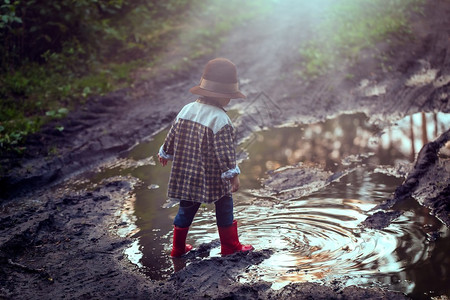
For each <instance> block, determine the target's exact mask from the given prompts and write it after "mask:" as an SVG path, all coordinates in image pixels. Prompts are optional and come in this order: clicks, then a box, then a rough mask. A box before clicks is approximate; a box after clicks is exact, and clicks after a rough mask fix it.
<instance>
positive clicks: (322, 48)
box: [300, 0, 424, 78]
mask: <svg viewBox="0 0 450 300" xmlns="http://www.w3.org/2000/svg"><path fill="white" fill-rule="evenodd" d="M423 2H424V0H379V1H368V0H341V1H338V2H336V3H335V4H334V5H333V6H332V7H331V8H330V9H329V11H328V14H327V15H326V16H325V18H324V21H323V22H322V23H320V25H318V27H317V28H316V30H315V32H317V33H318V34H317V36H316V37H315V38H314V39H313V40H311V41H310V42H309V43H308V44H306V45H305V46H303V47H301V48H300V54H301V55H302V58H303V67H304V72H303V73H304V75H306V76H307V77H310V78H311V77H312V78H314V77H316V76H320V75H323V74H325V73H326V72H328V71H330V70H334V69H336V68H337V67H338V66H342V65H352V64H354V63H355V62H356V61H358V59H359V55H360V54H361V52H362V50H363V49H365V48H374V47H375V45H376V43H377V42H379V41H383V40H384V41H386V42H389V37H390V35H391V34H401V35H403V36H408V35H409V34H410V29H409V27H408V13H409V12H410V11H411V10H412V11H418V10H420V4H421V3H423Z"/></svg>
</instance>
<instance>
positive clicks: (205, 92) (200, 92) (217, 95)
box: [189, 85, 247, 99]
mask: <svg viewBox="0 0 450 300" xmlns="http://www.w3.org/2000/svg"><path fill="white" fill-rule="evenodd" d="M189 92H191V93H192V94H195V95H200V96H205V97H213V98H229V99H237V98H244V99H245V98H247V96H245V95H244V94H242V93H241V92H240V91H237V92H234V93H230V94H227V93H217V92H212V91H208V90H205V89H203V88H201V87H200V86H198V85H196V86H194V87H193V88H191V89H190V90H189Z"/></svg>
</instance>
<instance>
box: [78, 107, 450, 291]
mask: <svg viewBox="0 0 450 300" xmlns="http://www.w3.org/2000/svg"><path fill="white" fill-rule="evenodd" d="M448 124H450V115H448V114H442V113H435V114H433V113H427V114H422V113H418V114H415V115H412V116H408V117H406V118H404V119H402V120H400V121H398V122H397V123H396V124H395V125H393V126H390V127H389V128H384V129H382V130H380V128H377V127H376V126H374V125H372V124H370V123H369V122H368V118H367V117H366V116H365V115H364V114H350V115H342V116H339V117H337V118H335V119H331V120H328V121H325V122H322V123H317V124H311V125H300V126H296V127H282V128H275V129H270V130H266V131H261V132H258V133H254V134H253V137H252V138H250V139H249V140H248V141H250V142H248V141H247V142H246V143H244V144H243V145H244V146H241V148H240V154H241V155H240V156H241V157H243V159H242V161H241V163H240V167H241V170H242V174H241V190H240V191H239V192H238V193H236V194H235V195H234V199H235V218H236V219H237V220H238V221H239V223H240V227H239V230H240V236H241V241H242V242H245V243H250V244H253V245H254V246H255V247H256V249H272V250H273V252H274V254H273V255H272V256H271V257H270V258H269V259H267V260H265V261H264V262H262V263H261V264H260V265H258V266H253V267H251V268H250V269H248V270H247V272H246V273H245V274H242V275H241V276H240V277H239V281H241V282H249V281H254V280H265V281H268V282H273V288H275V289H277V288H281V287H283V286H284V285H286V284H288V283H290V282H304V281H312V280H318V281H326V282H330V281H332V280H335V279H336V280H338V281H339V282H342V284H345V285H350V284H358V285H361V286H386V287H387V286H389V288H390V289H395V290H398V291H401V292H404V293H407V294H409V295H412V296H414V297H421V296H423V295H426V294H427V295H430V296H433V295H442V294H449V293H450V289H449V287H448V285H447V283H448V281H449V280H450V275H449V272H450V258H449V256H448V255H447V253H448V251H449V250H450V236H449V231H448V230H447V229H446V228H445V227H444V226H443V225H441V223H440V222H439V221H438V220H437V219H435V218H434V217H432V216H431V215H430V214H429V212H428V210H427V209H425V208H423V207H421V206H419V205H418V204H417V203H416V202H415V201H408V204H406V207H405V210H406V213H405V214H403V215H402V216H401V217H399V218H398V219H396V220H395V221H394V222H393V223H392V224H391V225H390V226H389V227H387V228H386V229H383V230H369V229H364V228H362V227H361V226H360V223H361V222H362V221H363V220H364V219H365V218H366V217H367V213H368V211H369V210H370V209H371V208H373V207H374V206H376V205H377V204H379V203H381V202H382V201H384V200H385V199H387V198H389V197H390V196H391V195H392V193H393V192H394V190H395V188H396V187H397V186H399V185H400V184H401V183H402V181H403V180H404V177H405V175H406V174H407V172H408V170H409V168H410V167H411V163H410V162H411V161H412V160H413V158H414V156H415V155H416V154H417V152H418V151H419V150H420V148H421V147H422V145H423V144H424V143H426V142H428V141H430V140H433V139H435V138H436V137H437V135H439V134H440V133H442V132H443V131H444V130H446V129H448V128H447V126H448ZM166 133H167V131H162V132H160V133H159V134H157V135H156V136H154V137H153V139H152V140H151V141H150V142H148V143H143V144H140V145H138V146H136V147H135V148H134V149H133V150H132V151H131V152H130V153H128V156H127V157H123V158H121V159H119V160H117V161H114V162H112V163H110V164H109V165H107V166H104V167H103V168H101V169H100V170H99V171H98V172H97V173H95V174H92V175H91V176H90V178H89V179H88V180H87V181H88V182H89V183H90V184H95V183H98V182H100V181H101V180H103V179H105V178H109V177H112V176H117V175H130V176H133V177H137V178H139V179H140V181H141V184H140V185H138V186H137V187H136V189H135V197H134V198H133V202H132V203H131V204H130V205H129V207H128V210H127V212H122V214H124V216H125V218H128V221H130V220H131V222H132V224H133V226H131V227H130V228H126V229H124V230H125V231H124V232H122V234H124V235H131V236H134V237H136V238H137V239H136V241H135V242H134V243H133V244H132V245H131V247H130V248H129V249H127V251H126V254H127V256H128V258H129V259H130V261H131V262H133V263H134V264H136V265H137V266H138V267H140V268H141V269H142V270H143V271H144V272H145V273H146V274H147V275H148V276H149V277H150V278H152V279H164V278H168V277H169V276H170V274H172V273H173V265H172V261H171V259H170V257H169V252H170V248H171V237H172V236H171V233H172V221H173V218H174V217H175V214H176V212H177V207H171V208H164V206H165V203H166V191H167V181H168V178H169V174H170V168H169V167H165V168H163V167H161V166H160V165H159V164H156V153H157V150H158V148H159V146H160V145H161V144H162V143H163V141H164V138H165V135H166ZM287 166H294V167H295V168H297V169H300V170H302V172H303V171H304V170H308V171H306V173H305V172H303V173H302V174H304V175H305V174H306V175H305V176H303V175H302V176H303V177H302V178H301V179H299V177H289V175H287V177H286V178H285V179H284V182H285V183H282V184H281V187H280V186H277V181H276V180H275V181H274V180H272V177H275V176H278V175H277V174H283V168H286V167H287ZM280 170H281V171H280ZM323 174H325V175H326V178H327V180H323V181H322V184H319V185H315V186H314V188H307V186H310V184H311V183H312V182H315V181H320V178H322V177H321V176H322V175H323ZM271 180H272V181H271ZM274 182H275V183H274ZM286 184H287V185H286ZM274 185H275V186H274ZM305 190H306V192H305ZM300 191H301V192H300ZM411 200H412V199H411ZM436 231H441V237H440V238H439V239H437V240H436V241H434V240H433V239H431V238H430V236H431V233H432V232H436ZM217 239H218V233H217V229H216V227H215V214H214V206H213V205H211V206H201V208H200V210H199V212H198V214H197V215H196V218H195V220H194V223H193V225H192V227H191V229H190V231H189V235H188V242H189V243H191V244H193V245H194V247H196V246H199V245H200V244H202V243H210V242H211V241H212V240H217ZM219 251H220V250H219V248H218V247H216V248H213V249H212V250H211V251H210V253H209V256H219V255H220V254H219Z"/></svg>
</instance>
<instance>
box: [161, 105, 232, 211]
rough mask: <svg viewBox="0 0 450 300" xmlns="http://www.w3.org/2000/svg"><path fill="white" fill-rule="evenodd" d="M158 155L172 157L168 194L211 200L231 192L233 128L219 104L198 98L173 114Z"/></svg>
mask: <svg viewBox="0 0 450 300" xmlns="http://www.w3.org/2000/svg"><path fill="white" fill-rule="evenodd" d="M159 155H160V156H161V157H163V158H166V159H169V160H172V161H173V163H172V170H171V173H170V179H169V187H168V197H169V198H170V199H171V200H186V201H194V202H201V203H212V202H215V201H217V200H219V199H220V198H222V197H223V196H225V195H227V194H230V193H231V184H230V180H229V179H231V178H233V177H234V176H236V175H238V174H239V173H240V170H239V167H237V165H236V153H235V130H234V127H233V124H232V122H231V120H230V118H229V117H228V115H227V114H226V113H225V111H224V110H223V108H222V107H218V106H215V105H212V104H208V103H206V102H204V101H202V100H200V99H199V100H197V101H195V102H192V103H189V104H187V105H186V106H185V107H184V108H183V109H182V110H181V111H180V112H179V114H178V115H177V117H176V119H175V122H174V123H173V125H172V127H171V128H170V130H169V133H168V134H167V137H166V139H165V141H164V144H163V145H162V146H161V148H160V150H159Z"/></svg>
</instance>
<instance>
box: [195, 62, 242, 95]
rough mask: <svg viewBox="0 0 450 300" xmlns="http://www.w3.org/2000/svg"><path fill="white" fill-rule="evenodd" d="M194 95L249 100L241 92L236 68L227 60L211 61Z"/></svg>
mask: <svg viewBox="0 0 450 300" xmlns="http://www.w3.org/2000/svg"><path fill="white" fill-rule="evenodd" d="M189 91H190V92H191V93H192V94H196V95H201V96H206V97H215V98H230V99H235V98H247V97H246V96H245V95H244V94H242V93H241V92H240V91H239V83H238V80H237V71H236V66H235V65H234V64H233V63H232V62H231V61H230V60H228V59H226V58H216V59H213V60H210V61H209V62H208V63H207V64H206V67H205V70H204V71H203V75H202V78H201V79H200V84H199V85H196V86H194V87H193V88H191V89H190V90H189Z"/></svg>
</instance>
